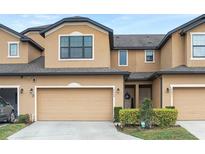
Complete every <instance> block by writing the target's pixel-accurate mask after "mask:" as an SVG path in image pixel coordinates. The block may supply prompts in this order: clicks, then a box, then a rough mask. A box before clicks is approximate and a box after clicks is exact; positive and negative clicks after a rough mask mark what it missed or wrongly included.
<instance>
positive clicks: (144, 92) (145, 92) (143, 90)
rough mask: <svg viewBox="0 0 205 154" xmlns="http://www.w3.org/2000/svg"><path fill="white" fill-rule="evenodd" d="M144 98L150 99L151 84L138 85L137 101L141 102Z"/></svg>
mask: <svg viewBox="0 0 205 154" xmlns="http://www.w3.org/2000/svg"><path fill="white" fill-rule="evenodd" d="M145 98H148V99H152V85H140V86H139V102H140V103H142V102H143V101H144V99H145Z"/></svg>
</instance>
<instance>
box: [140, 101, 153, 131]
mask: <svg viewBox="0 0 205 154" xmlns="http://www.w3.org/2000/svg"><path fill="white" fill-rule="evenodd" d="M139 116H140V122H144V123H145V128H151V126H152V121H153V108H152V102H151V100H150V99H148V98H145V99H144V100H143V103H142V104H141V105H140V109H139Z"/></svg>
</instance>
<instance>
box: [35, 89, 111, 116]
mask: <svg viewBox="0 0 205 154" xmlns="http://www.w3.org/2000/svg"><path fill="white" fill-rule="evenodd" d="M112 112H113V103H112V89H109V88H101V89H100V88H69V89H68V88H55V89H54V88H50V89H49V88H47V89H46V88H43V89H38V90H37V120H112Z"/></svg>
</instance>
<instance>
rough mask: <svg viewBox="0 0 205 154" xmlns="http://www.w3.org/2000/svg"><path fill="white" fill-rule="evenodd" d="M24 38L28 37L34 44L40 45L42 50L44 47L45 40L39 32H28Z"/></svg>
mask: <svg viewBox="0 0 205 154" xmlns="http://www.w3.org/2000/svg"><path fill="white" fill-rule="evenodd" d="M25 35H26V36H28V37H30V38H31V39H32V40H34V41H35V42H36V43H38V44H39V45H41V46H42V47H43V48H44V47H45V38H43V37H42V36H41V35H40V34H39V32H28V33H26V34H25Z"/></svg>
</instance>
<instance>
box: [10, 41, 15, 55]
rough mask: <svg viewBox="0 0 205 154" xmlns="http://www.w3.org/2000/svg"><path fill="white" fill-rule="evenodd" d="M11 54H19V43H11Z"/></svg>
mask: <svg viewBox="0 0 205 154" xmlns="http://www.w3.org/2000/svg"><path fill="white" fill-rule="evenodd" d="M10 56H17V44H16V43H13V44H10Z"/></svg>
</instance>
